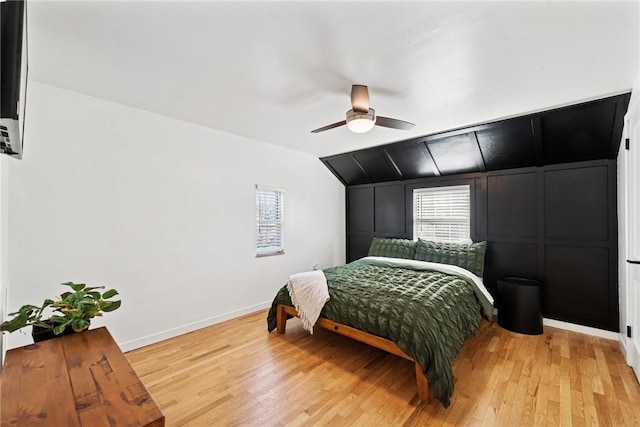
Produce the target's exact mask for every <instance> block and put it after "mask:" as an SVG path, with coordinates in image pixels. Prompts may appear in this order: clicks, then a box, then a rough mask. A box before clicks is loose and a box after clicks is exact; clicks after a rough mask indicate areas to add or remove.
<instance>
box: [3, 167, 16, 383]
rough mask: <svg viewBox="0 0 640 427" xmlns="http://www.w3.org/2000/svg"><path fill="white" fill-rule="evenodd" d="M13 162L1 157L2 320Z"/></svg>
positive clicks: (4, 338) (6, 279)
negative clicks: (10, 173)
mask: <svg viewBox="0 0 640 427" xmlns="http://www.w3.org/2000/svg"><path fill="white" fill-rule="evenodd" d="M12 161H17V160H15V159H13V158H10V157H8V156H1V155H0V320H2V319H4V318H5V315H6V313H7V311H6V309H7V298H6V296H5V292H7V283H8V271H9V270H8V268H7V261H8V257H7V244H8V240H9V239H8V233H7V230H8V229H7V220H8V218H9V215H8V203H7V198H8V195H9V190H8V188H9V176H8V169H9V168H8V165H7V163H8V162H12ZM5 340H6V337H5V335H4V334H3V335H2V336H0V371H2V366H3V365H4V355H5V351H6V348H5Z"/></svg>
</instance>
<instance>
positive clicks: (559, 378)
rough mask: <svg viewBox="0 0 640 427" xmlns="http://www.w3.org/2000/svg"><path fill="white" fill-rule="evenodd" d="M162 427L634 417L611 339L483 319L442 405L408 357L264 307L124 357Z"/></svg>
mask: <svg viewBox="0 0 640 427" xmlns="http://www.w3.org/2000/svg"><path fill="white" fill-rule="evenodd" d="M126 356H127V358H128V359H129V361H130V363H131V364H132V365H133V367H134V369H135V370H136V372H137V373H138V375H139V376H140V378H141V379H142V382H143V383H144V384H145V385H146V387H147V388H148V389H149V392H150V393H151V395H152V396H153V399H154V400H155V401H156V403H157V404H158V406H159V407H160V409H161V410H162V412H163V413H164V415H165V417H166V423H167V426H182V425H189V426H227V425H232V426H233V425H251V426H280V425H287V426H298V425H332V426H350V425H360V426H373V425H393V426H396V425H398V426H401V425H406V426H414V425H427V424H428V425H430V426H431V425H433V426H438V425H478V426H493V425H496V426H517V425H523V426H558V425H566V426H583V425H600V426H610V425H620V426H622V425H624V426H640V385H639V384H638V381H637V380H636V378H635V376H634V374H633V372H632V370H631V368H630V367H628V366H627V365H626V364H625V362H624V359H623V357H622V354H621V353H620V349H619V344H618V342H617V341H610V340H606V339H602V338H596V337H591V336H587V335H582V334H578V333H574V332H568V331H564V330H560V329H555V328H550V327H546V326H545V328H544V334H543V335H538V336H528V335H521V334H516V333H512V332H509V331H506V330H504V329H502V328H500V327H499V326H498V325H497V323H496V322H494V323H491V324H490V323H488V322H486V321H483V322H482V326H481V329H480V332H479V333H478V335H477V336H475V337H473V338H471V339H470V340H468V341H467V342H466V343H465V346H464V347H463V349H462V351H461V353H460V354H459V355H458V357H457V359H456V362H455V364H454V374H455V377H456V386H455V387H456V388H455V391H454V395H453V397H452V400H451V406H450V407H449V408H447V409H445V408H443V407H442V405H441V404H440V403H439V402H438V401H435V400H434V401H432V402H431V403H429V404H423V403H420V402H419V401H418V398H417V391H416V385H415V375H414V368H413V363H411V362H409V361H407V360H404V359H402V358H400V357H397V356H393V355H390V354H387V353H384V352H383V351H381V350H377V349H374V348H372V347H369V346H367V345H365V344H361V343H358V342H356V341H353V340H350V339H348V338H346V337H343V336H340V335H337V334H333V333H331V332H329V331H326V330H323V329H320V328H318V329H317V330H316V331H315V333H314V335H309V334H308V333H307V332H306V331H304V330H303V329H302V326H301V324H300V321H299V320H298V319H292V320H289V322H288V324H287V333H286V334H285V335H277V334H275V333H271V334H267V332H266V311H260V312H257V313H254V314H250V315H247V316H244V317H242V318H239V319H234V320H231V321H228V322H225V323H221V324H218V325H215V326H211V327H208V328H205V329H202V330H199V331H196V332H193V333H190V334H187V335H183V336H180V337H177V338H173V339H170V340H167V341H163V342H161V343H157V344H154V345H151V346H148V347H145V348H141V349H138V350H135V351H132V352H129V353H127V354H126Z"/></svg>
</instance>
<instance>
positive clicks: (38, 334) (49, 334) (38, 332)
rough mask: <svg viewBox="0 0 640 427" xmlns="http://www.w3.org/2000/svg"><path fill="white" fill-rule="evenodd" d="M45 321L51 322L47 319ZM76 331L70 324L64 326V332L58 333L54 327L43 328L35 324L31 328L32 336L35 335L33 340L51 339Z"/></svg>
mask: <svg viewBox="0 0 640 427" xmlns="http://www.w3.org/2000/svg"><path fill="white" fill-rule="evenodd" d="M43 323H47V324H51V323H49V322H47V321H44V322H43ZM75 333H76V331H74V330H73V328H72V327H70V326H68V327H66V328H64V331H62V333H61V334H58V335H56V334H54V333H53V328H51V329H48V328H43V327H42V326H37V325H33V326H32V328H31V337H33V342H40V341H45V340H50V339H51V338H58V337H61V336H64V335H70V334H75Z"/></svg>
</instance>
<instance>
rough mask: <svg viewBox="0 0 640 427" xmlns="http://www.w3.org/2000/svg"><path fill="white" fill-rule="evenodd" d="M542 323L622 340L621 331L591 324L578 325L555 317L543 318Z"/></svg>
mask: <svg viewBox="0 0 640 427" xmlns="http://www.w3.org/2000/svg"><path fill="white" fill-rule="evenodd" d="M542 324H543V325H546V326H551V327H552V328H558V329H565V330H567V331H573V332H579V333H581V334H586V335H593V336H595V337H600V338H606V339H608V340H615V341H619V340H620V333H618V332H611V331H605V330H604V329H598V328H592V327H590V326H582V325H576V324H575V323H569V322H562V321H560V320H555V319H547V318H546V317H545V318H544V319H542Z"/></svg>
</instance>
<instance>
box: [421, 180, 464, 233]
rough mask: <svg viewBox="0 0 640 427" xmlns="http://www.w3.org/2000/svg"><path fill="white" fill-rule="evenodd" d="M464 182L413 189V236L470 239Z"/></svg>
mask: <svg viewBox="0 0 640 427" xmlns="http://www.w3.org/2000/svg"><path fill="white" fill-rule="evenodd" d="M470 212H471V197H470V189H469V186H468V185H457V186H452V187H433V188H416V189H414V190H413V238H414V240H417V239H418V238H421V239H424V240H433V241H436V242H471V215H470Z"/></svg>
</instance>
